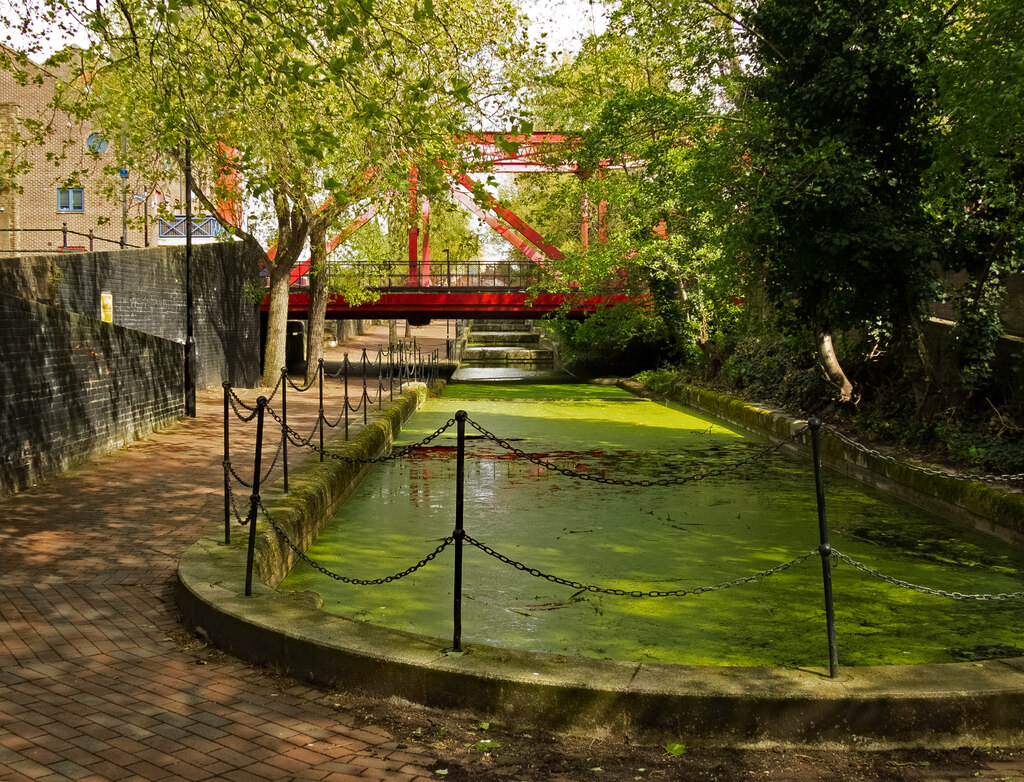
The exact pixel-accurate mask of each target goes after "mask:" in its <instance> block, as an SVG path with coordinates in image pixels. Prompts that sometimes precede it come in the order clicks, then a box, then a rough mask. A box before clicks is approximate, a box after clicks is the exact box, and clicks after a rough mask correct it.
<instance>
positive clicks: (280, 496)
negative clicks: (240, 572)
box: [242, 383, 443, 589]
mask: <svg viewBox="0 0 1024 782" xmlns="http://www.w3.org/2000/svg"><path fill="white" fill-rule="evenodd" d="M441 387H443V385H442V386H441ZM427 396H428V389H427V386H425V385H423V384H421V383H416V384H413V386H412V387H411V388H410V389H409V390H408V391H406V392H404V393H403V394H402V395H400V396H399V397H398V398H397V399H395V400H394V401H393V402H392V403H391V404H390V405H388V407H386V408H384V409H383V410H382V411H381V412H380V414H379V415H378V417H376V418H374V419H373V420H372V421H370V422H369V423H368V424H367V425H366V426H365V427H364V428H363V429H361V430H359V432H358V433H356V435H355V437H353V438H352V439H350V440H344V439H341V438H340V437H338V438H336V439H334V440H331V441H329V442H327V443H326V444H325V446H324V450H325V451H327V454H326V455H325V458H324V460H323V462H320V461H319V457H318V456H316V455H311V456H310V457H309V460H308V461H307V462H306V463H305V464H302V465H301V466H299V467H298V468H297V469H293V470H292V471H291V472H290V473H289V475H288V488H289V492H288V493H287V494H285V492H284V488H283V485H282V483H281V482H280V481H278V482H277V483H275V484H274V485H273V486H272V487H271V488H270V489H269V490H268V491H266V493H265V494H263V496H262V499H263V504H264V506H265V507H266V509H267V511H268V512H269V513H270V516H271V518H273V519H274V521H275V522H276V523H277V525H278V526H279V527H280V528H281V531H282V532H283V533H284V534H285V535H286V536H287V537H288V539H289V540H291V541H292V542H293V543H294V544H295V546H296V547H297V548H299V549H300V550H301V551H305V550H306V549H308V548H309V546H310V545H311V544H312V543H313V541H314V540H316V539H317V537H319V536H320V533H321V532H323V531H324V528H325V527H326V526H327V525H328V523H329V522H330V520H331V519H332V518H333V517H334V514H335V513H337V512H338V509H339V508H340V507H341V506H342V504H343V503H344V502H345V500H347V499H348V498H349V496H350V495H351V494H352V492H353V491H355V489H356V487H357V486H359V484H360V483H361V482H362V480H363V478H365V477H366V474H367V473H368V472H369V471H370V469H371V468H372V467H373V464H367V463H365V462H350V461H345V460H346V459H358V460H365V459H376V458H377V457H379V456H383V455H384V454H385V453H387V450H388V448H389V447H390V445H391V443H392V442H393V441H394V439H395V436H396V435H397V434H398V433H399V432H400V431H401V430H402V427H403V426H404V425H405V422H406V421H408V420H409V417H410V416H411V415H412V414H413V413H415V412H416V410H417V409H419V407H420V406H421V405H422V404H423V403H424V402H425V401H426V399H427ZM334 457H338V458H334ZM242 532H243V533H244V535H245V536H246V539H248V534H249V533H248V530H243V531H242ZM297 559H298V555H297V554H296V553H295V550H294V549H293V548H292V547H291V546H289V545H288V544H287V543H286V542H285V541H284V540H282V539H281V536H280V535H278V534H277V533H276V532H275V531H274V529H273V528H272V527H271V525H270V524H269V523H268V522H267V521H266V520H265V519H264V518H263V516H262V514H261V515H260V520H259V522H258V523H257V525H256V555H255V558H254V563H255V564H254V568H253V569H254V571H255V573H256V575H257V576H258V577H259V578H260V580H261V581H263V582H264V583H265V584H267V585H268V586H269V587H270V588H271V589H276V588H277V586H278V584H280V583H281V582H282V581H283V580H284V578H285V576H287V575H288V572H289V571H290V570H291V569H292V567H294V565H295V562H296V560H297Z"/></svg>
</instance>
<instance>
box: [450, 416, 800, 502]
mask: <svg viewBox="0 0 1024 782" xmlns="http://www.w3.org/2000/svg"><path fill="white" fill-rule="evenodd" d="M466 420H467V422H468V423H469V425H470V426H472V427H473V428H474V429H476V430H477V431H478V432H480V434H481V435H483V436H484V437H485V438H486V439H488V440H490V441H492V442H494V443H496V444H497V445H498V446H500V447H501V448H504V449H505V450H506V451H509V452H510V453H514V454H515V455H516V456H518V457H520V458H521V459H526V460H527V461H529V462H532V463H533V464H536V465H537V466H538V467H543V468H544V469H545V470H551V471H552V472H557V473H560V474H562V475H565V476H567V477H569V478H576V479H578V480H581V481H591V482H592V483H601V484H605V485H608V486H640V487H644V488H646V487H650V486H682V485H683V484H687V483H694V482H696V481H704V480H707V479H708V478H712V477H715V476H718V475H726V474H728V473H730V472H735V471H736V470H738V469H740V468H741V467H745V466H746V465H748V464H752V463H754V462H756V461H759V460H761V459H764V458H765V457H767V456H769V455H771V454H773V453H775V452H776V451H779V450H781V449H782V448H785V447H786V446H787V445H789V444H790V443H793V442H796V441H797V440H799V439H800V438H801V437H803V436H804V434H806V433H807V431H808V427H804V428H803V429H801V430H800V431H798V432H796V433H795V434H793V435H791V436H790V437H787V438H786V439H785V440H783V441H782V442H779V443H776V444H775V445H771V446H769V447H767V448H765V449H763V450H761V451H758V452H757V453H756V454H754V455H753V456H749V457H747V458H746V459H743V460H741V461H738V462H735V463H734V464H730V465H728V466H726V467H719V468H716V469H713V470H702V471H701V472H699V473H696V474H694V475H684V476H680V477H678V478H660V479H657V480H648V479H640V480H634V479H631V478H606V477H604V476H602V475H593V474H592V473H585V472H578V471H576V470H571V469H569V468H568V467H559V466H558V465H557V464H554V463H553V462H549V461H546V460H544V459H541V458H540V457H539V456H533V455H532V454H529V453H527V452H526V451H524V450H522V449H520V448H516V447H515V446H514V445H512V443H510V442H509V441H508V440H504V439H502V438H500V437H498V436H497V435H495V434H493V433H492V432H489V431H488V430H487V429H485V428H484V427H483V426H481V425H480V424H478V423H477V422H476V421H474V420H473V419H472V418H467V419H466Z"/></svg>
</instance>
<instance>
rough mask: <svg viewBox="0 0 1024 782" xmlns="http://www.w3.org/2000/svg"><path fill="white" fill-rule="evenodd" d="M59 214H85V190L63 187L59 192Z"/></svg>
mask: <svg viewBox="0 0 1024 782" xmlns="http://www.w3.org/2000/svg"><path fill="white" fill-rule="evenodd" d="M57 211H58V212H84V211H85V190H83V189H82V188H80V187H62V188H59V189H58V190H57Z"/></svg>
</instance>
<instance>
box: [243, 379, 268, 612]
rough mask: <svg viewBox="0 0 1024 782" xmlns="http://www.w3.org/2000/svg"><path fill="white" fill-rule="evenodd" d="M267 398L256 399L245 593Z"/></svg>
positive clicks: (252, 547)
mask: <svg viewBox="0 0 1024 782" xmlns="http://www.w3.org/2000/svg"><path fill="white" fill-rule="evenodd" d="M266 406H267V398H266V397H265V396H261V397H260V398H259V399H257V400H256V458H255V459H253V467H252V497H250V498H249V522H248V523H249V550H248V554H247V555H246V560H245V595H246V597H249V596H251V595H252V568H253V562H254V560H255V557H256V511H258V510H259V507H260V470H262V459H263V411H264V409H265V408H266Z"/></svg>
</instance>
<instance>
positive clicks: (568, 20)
mask: <svg viewBox="0 0 1024 782" xmlns="http://www.w3.org/2000/svg"><path fill="white" fill-rule="evenodd" d="M22 1H23V0H0V20H2V19H11V18H12V17H13V18H20V17H21V14H20V13H19V12H18V10H17V6H18V5H19V4H20V2H22ZM31 1H32V0H28V2H31ZM518 3H519V6H520V7H521V8H522V10H523V12H524V13H526V14H527V15H528V16H529V17H530V25H529V29H528V32H529V35H530V38H531V39H532V40H534V41H539V40H542V38H541V36H542V35H544V34H546V35H544V37H543V40H544V42H545V43H546V44H547V45H548V49H549V50H550V51H578V50H579V48H580V40H581V39H582V37H583V36H586V35H590V34H592V33H601V32H603V31H604V29H605V18H604V14H605V6H604V5H603V4H602V3H600V2H590V0H518ZM0 41H2V42H3V43H5V44H7V45H8V46H11V47H13V48H15V49H18V48H22V46H23V45H24V38H23V37H21V36H20V35H19V34H18V33H17V31H16V30H12V29H11V27H9V26H7V25H4V24H2V23H0ZM69 43H75V44H77V45H80V46H84V45H86V44H87V43H88V41H87V39H86V38H85V36H84V35H82V36H78V37H76V38H73V39H63V40H60V39H54V40H52V41H50V43H49V46H48V48H47V50H46V51H45V52H43V53H42V54H41V56H40V57H37V58H34V59H37V60H41V59H43V58H45V56H47V55H49V54H52V53H53V52H54V51H56V50H58V49H60V48H62V47H63V46H66V45H67V44H69Z"/></svg>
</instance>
